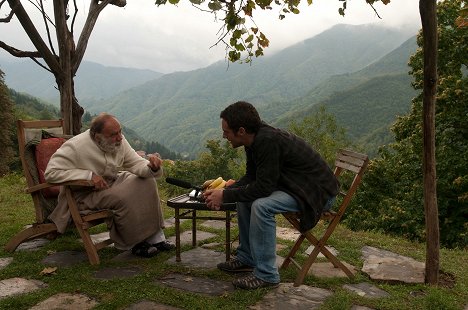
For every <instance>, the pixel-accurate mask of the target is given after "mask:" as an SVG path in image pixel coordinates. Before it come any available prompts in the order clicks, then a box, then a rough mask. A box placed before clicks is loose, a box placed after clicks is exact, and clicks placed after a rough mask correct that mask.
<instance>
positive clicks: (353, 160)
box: [281, 150, 369, 286]
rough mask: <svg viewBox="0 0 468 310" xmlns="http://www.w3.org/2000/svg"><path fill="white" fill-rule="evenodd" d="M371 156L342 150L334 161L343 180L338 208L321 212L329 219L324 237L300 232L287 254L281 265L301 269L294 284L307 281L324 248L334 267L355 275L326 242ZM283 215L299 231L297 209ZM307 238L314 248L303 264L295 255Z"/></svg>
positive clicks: (325, 218) (336, 171) (325, 219)
mask: <svg viewBox="0 0 468 310" xmlns="http://www.w3.org/2000/svg"><path fill="white" fill-rule="evenodd" d="M368 162H369V158H368V156H367V155H365V154H360V153H356V152H353V151H349V150H339V152H338V154H337V158H336V161H335V170H334V174H335V176H336V177H337V178H338V180H339V181H340V183H341V189H340V193H339V194H338V197H337V201H339V208H338V210H337V211H336V212H334V211H327V212H324V213H322V217H321V220H324V221H328V226H327V228H326V230H325V232H324V234H323V235H322V237H321V238H316V237H315V236H314V235H313V234H312V230H313V229H311V230H309V231H307V232H301V235H300V236H299V237H298V239H297V240H296V243H295V244H294V246H293V247H292V249H291V250H290V252H289V254H288V255H287V256H286V258H285V260H284V262H283V264H282V265H281V268H286V267H288V265H289V264H290V263H293V265H294V266H296V267H297V268H298V269H299V273H298V275H297V277H296V280H295V281H294V286H299V285H301V284H302V283H303V282H304V278H305V276H306V275H307V273H308V271H309V269H310V267H311V266H312V264H313V263H314V261H315V260H316V258H317V255H318V254H319V253H320V252H321V253H322V254H323V255H324V256H325V257H326V258H327V259H328V260H329V261H330V262H331V263H332V264H333V266H334V267H335V268H340V269H341V270H342V271H343V272H344V273H345V274H346V275H347V276H348V277H349V278H353V277H354V275H353V273H352V272H351V271H350V270H349V269H348V267H346V266H345V265H344V264H343V263H342V262H340V261H339V260H338V259H337V258H336V256H335V255H333V254H332V253H331V252H330V251H329V250H328V249H327V248H326V247H325V245H326V242H327V240H328V238H329V237H330V236H331V234H332V233H333V231H334V230H335V228H336V226H337V225H338V223H339V222H340V220H341V217H342V216H343V214H344V212H345V211H346V208H347V207H348V205H349V203H350V201H351V198H352V197H353V195H354V193H355V192H356V189H357V187H358V186H359V184H360V183H361V178H362V175H363V174H364V171H365V170H366V167H367V164H368ZM283 215H284V217H285V218H286V219H287V220H288V221H289V222H290V223H291V224H292V225H293V226H294V228H296V229H297V230H298V231H300V228H299V227H300V222H299V214H298V213H297V212H288V213H283ZM304 240H308V241H309V242H310V243H311V244H312V245H314V249H313V250H312V252H311V253H310V254H309V256H308V257H307V259H306V260H305V262H304V263H303V264H302V266H301V265H300V264H299V263H298V262H297V261H296V260H295V259H294V256H295V254H296V252H297V251H298V250H299V248H300V246H301V244H302V242H303V241H304Z"/></svg>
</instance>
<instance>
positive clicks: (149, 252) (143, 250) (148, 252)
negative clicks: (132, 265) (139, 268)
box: [132, 241, 159, 258]
mask: <svg viewBox="0 0 468 310" xmlns="http://www.w3.org/2000/svg"><path fill="white" fill-rule="evenodd" d="M158 253H159V250H158V249H157V248H156V247H154V246H152V245H151V244H149V243H148V242H145V241H143V242H140V243H138V244H137V245H135V246H134V247H133V248H132V254H133V255H136V256H140V257H145V258H150V257H153V256H155V255H157V254H158Z"/></svg>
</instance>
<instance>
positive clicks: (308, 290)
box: [249, 283, 333, 310]
mask: <svg viewBox="0 0 468 310" xmlns="http://www.w3.org/2000/svg"><path fill="white" fill-rule="evenodd" d="M332 294H333V292H332V291H329V290H326V289H322V288H317V287H312V286H307V285H300V286H298V287H295V286H294V285H293V283H280V285H279V286H278V287H277V288H275V289H272V290H271V291H270V292H269V293H268V294H266V295H265V296H264V297H263V298H262V299H261V300H260V301H259V302H258V303H256V304H255V305H253V306H251V307H249V309H254V310H263V309H295V310H296V309H297V310H313V309H318V308H319V307H320V306H321V305H322V304H323V302H324V301H325V299H327V298H328V297H330V296H331V295H332Z"/></svg>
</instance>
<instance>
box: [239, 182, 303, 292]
mask: <svg viewBox="0 0 468 310" xmlns="http://www.w3.org/2000/svg"><path fill="white" fill-rule="evenodd" d="M297 211H300V210H299V206H298V204H297V202H296V200H295V199H294V198H293V197H292V196H290V195H289V194H287V193H285V192H281V191H275V192H273V193H272V194H271V195H270V196H268V197H263V198H259V199H257V200H255V201H253V202H238V203H237V219H238V225H239V247H238V248H237V259H238V260H239V261H241V262H242V263H244V264H246V265H249V266H252V267H254V271H253V274H254V276H256V277H257V278H259V279H261V280H263V281H266V282H271V283H278V282H279V281H280V276H279V272H278V268H277V267H276V219H275V215H276V214H278V213H283V212H297Z"/></svg>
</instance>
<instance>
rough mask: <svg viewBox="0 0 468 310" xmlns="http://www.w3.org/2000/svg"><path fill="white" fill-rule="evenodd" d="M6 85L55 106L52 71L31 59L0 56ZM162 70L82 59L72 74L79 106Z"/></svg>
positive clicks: (90, 103) (156, 74) (151, 77)
mask: <svg viewBox="0 0 468 310" xmlns="http://www.w3.org/2000/svg"><path fill="white" fill-rule="evenodd" d="M0 69H1V70H2V71H4V72H5V83H6V84H7V85H8V87H9V88H12V89H15V90H17V91H19V92H22V93H28V94H30V95H32V96H34V97H37V98H39V99H42V100H44V101H47V102H49V103H51V104H53V105H55V106H57V107H58V106H59V92H58V90H57V89H56V84H55V81H54V78H53V75H52V74H51V73H50V72H48V71H46V70H45V69H43V68H41V67H40V66H38V65H37V64H35V63H33V62H32V61H30V60H29V61H21V62H8V61H5V60H2V62H1V63H0ZM160 76H162V73H159V72H155V71H151V70H140V69H131V68H117V67H106V66H103V65H100V64H97V63H93V62H87V61H83V62H82V64H81V66H80V68H79V69H78V72H77V75H76V78H75V91H76V96H77V98H78V100H79V102H80V104H81V105H82V106H83V107H85V108H86V107H87V106H89V105H96V104H99V102H100V101H101V100H104V99H107V98H109V97H112V96H114V95H115V94H116V93H118V92H121V91H122V90H125V89H128V88H131V87H134V86H137V85H140V84H142V83H144V82H146V81H149V80H153V79H156V78H158V77H160Z"/></svg>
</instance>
